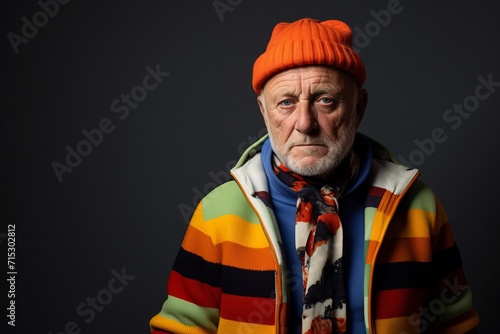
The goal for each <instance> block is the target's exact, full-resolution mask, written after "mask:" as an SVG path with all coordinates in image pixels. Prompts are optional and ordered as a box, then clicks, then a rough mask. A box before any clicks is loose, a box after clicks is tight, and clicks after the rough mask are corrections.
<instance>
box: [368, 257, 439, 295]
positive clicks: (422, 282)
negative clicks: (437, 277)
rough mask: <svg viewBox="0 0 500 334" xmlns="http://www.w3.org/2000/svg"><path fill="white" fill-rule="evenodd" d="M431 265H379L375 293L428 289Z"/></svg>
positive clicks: (375, 278) (413, 263) (402, 263)
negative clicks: (393, 290)
mask: <svg viewBox="0 0 500 334" xmlns="http://www.w3.org/2000/svg"><path fill="white" fill-rule="evenodd" d="M430 269H431V264H430V263H425V262H424V263H422V262H397V263H380V264H379V263H377V265H376V266H375V272H374V277H373V291H381V290H391V289H404V288H426V287H428V286H429V275H430Z"/></svg>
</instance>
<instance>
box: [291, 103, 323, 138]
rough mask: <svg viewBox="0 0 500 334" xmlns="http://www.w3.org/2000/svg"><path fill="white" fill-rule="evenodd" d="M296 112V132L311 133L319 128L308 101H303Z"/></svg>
mask: <svg viewBox="0 0 500 334" xmlns="http://www.w3.org/2000/svg"><path fill="white" fill-rule="evenodd" d="M296 112H297V119H296V121H295V130H297V131H299V132H301V133H310V132H311V131H313V130H316V129H317V128H318V122H317V119H316V114H315V112H314V110H313V108H311V106H310V105H309V103H308V101H301V102H300V103H299V105H298V106H297V109H296Z"/></svg>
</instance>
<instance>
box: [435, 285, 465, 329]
mask: <svg viewBox="0 0 500 334" xmlns="http://www.w3.org/2000/svg"><path fill="white" fill-rule="evenodd" d="M451 299H453V300H451ZM446 302H448V304H447V303H446ZM471 308H472V292H471V289H470V288H469V287H468V286H467V287H465V288H464V289H463V290H461V291H460V292H459V294H458V295H454V294H453V291H451V290H449V289H448V291H446V296H445V298H441V299H433V300H432V301H430V302H429V303H428V311H427V312H428V313H429V314H431V315H432V316H436V317H437V319H435V320H434V321H433V324H432V325H434V324H436V325H439V324H441V323H443V322H446V321H449V320H452V319H454V318H456V317H457V316H458V315H460V314H463V313H465V312H467V311H468V310H470V309H471ZM428 320H429V319H428ZM431 320H432V319H431Z"/></svg>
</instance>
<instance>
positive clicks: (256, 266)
mask: <svg viewBox="0 0 500 334" xmlns="http://www.w3.org/2000/svg"><path fill="white" fill-rule="evenodd" d="M186 236H187V237H186V238H184V241H183V242H182V248H184V249H185V250H187V251H188V252H191V253H193V254H196V255H199V256H201V257H202V258H203V259H205V260H206V261H208V262H212V263H221V264H223V265H226V266H231V267H235V268H242V269H252V270H274V268H275V265H274V260H273V258H272V254H271V250H270V249H269V246H266V247H264V248H248V247H244V246H241V245H238V244H236V243H234V242H221V243H219V244H217V245H216V246H214V245H213V244H212V240H211V239H210V237H209V236H208V235H206V234H205V233H203V232H201V231H199V230H198V229H196V228H194V227H193V226H192V225H189V227H188V229H187V232H186ZM221 254H223V256H221Z"/></svg>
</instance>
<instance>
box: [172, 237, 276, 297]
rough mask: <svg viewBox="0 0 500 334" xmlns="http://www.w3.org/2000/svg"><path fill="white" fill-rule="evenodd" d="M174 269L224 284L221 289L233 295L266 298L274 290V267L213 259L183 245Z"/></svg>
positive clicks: (187, 275)
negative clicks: (262, 268)
mask: <svg viewBox="0 0 500 334" xmlns="http://www.w3.org/2000/svg"><path fill="white" fill-rule="evenodd" d="M173 270H174V271H176V272H178V273H179V274H180V275H182V276H184V277H185V278H191V279H194V280H198V281H200V282H202V283H205V284H208V285H210V286H212V287H222V292H224V293H229V294H233V295H241V296H251V297H264V298H265V297H269V296H270V295H271V293H273V292H274V290H275V271H274V270H266V271H259V270H250V269H241V268H234V267H230V266H224V265H221V264H217V263H211V262H207V261H205V260H204V259H203V258H202V257H200V256H198V255H196V254H193V253H190V252H188V251H186V250H184V249H183V248H182V247H181V249H180V251H179V254H178V255H177V259H176V261H175V263H174V266H173Z"/></svg>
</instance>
